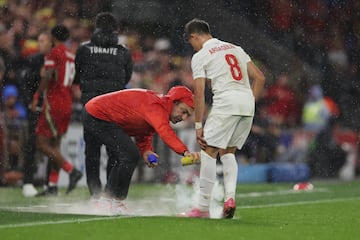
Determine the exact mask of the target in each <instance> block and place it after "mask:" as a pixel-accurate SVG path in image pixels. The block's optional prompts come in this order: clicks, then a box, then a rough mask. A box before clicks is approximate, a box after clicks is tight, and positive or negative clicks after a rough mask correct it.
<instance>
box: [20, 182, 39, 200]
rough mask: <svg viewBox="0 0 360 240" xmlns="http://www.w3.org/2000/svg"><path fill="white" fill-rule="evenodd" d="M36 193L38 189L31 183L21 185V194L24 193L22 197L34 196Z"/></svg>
mask: <svg viewBox="0 0 360 240" xmlns="http://www.w3.org/2000/svg"><path fill="white" fill-rule="evenodd" d="M37 193H38V191H37V190H36V188H35V187H34V185H33V184H31V183H26V184H24V185H23V187H22V194H23V195H24V197H34V196H35V195H36V194H37Z"/></svg>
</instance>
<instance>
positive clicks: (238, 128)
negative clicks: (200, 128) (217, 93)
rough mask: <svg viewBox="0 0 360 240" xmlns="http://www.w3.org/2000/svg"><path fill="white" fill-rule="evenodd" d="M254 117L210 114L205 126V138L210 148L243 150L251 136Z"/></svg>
mask: <svg viewBox="0 0 360 240" xmlns="http://www.w3.org/2000/svg"><path fill="white" fill-rule="evenodd" d="M253 118H254V117H248V116H240V115H219V114H211V112H210V114H209V116H208V118H207V120H206V123H205V126H204V138H205V140H206V142H207V144H208V145H209V146H213V147H217V148H221V149H226V148H228V147H237V149H241V148H242V146H243V145H244V143H245V141H246V139H247V137H248V136H249V133H250V130H251V127H252V123H253Z"/></svg>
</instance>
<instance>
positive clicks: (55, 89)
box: [31, 25, 82, 196]
mask: <svg viewBox="0 0 360 240" xmlns="http://www.w3.org/2000/svg"><path fill="white" fill-rule="evenodd" d="M51 36H52V41H53V44H54V47H53V48H52V49H51V51H50V52H49V53H48V54H46V56H45V63H44V69H43V70H42V71H43V74H42V79H41V82H40V85H39V88H38V89H37V91H36V92H35V94H34V97H33V101H32V103H31V108H32V111H36V106H37V103H38V99H39V96H40V95H41V94H43V95H44V101H43V107H42V113H41V115H40V117H39V121H38V123H37V127H36V146H37V148H38V149H39V150H40V151H42V152H43V153H44V154H45V155H47V156H48V157H49V159H50V160H51V161H50V164H51V168H50V173H49V186H48V188H47V189H46V190H45V191H44V192H42V193H39V194H38V195H39V196H44V195H45V196H46V195H57V182H58V179H59V169H63V170H64V171H66V172H67V173H69V186H68V189H67V192H66V193H69V192H70V191H72V190H73V189H74V188H75V186H76V183H77V182H78V181H79V180H80V178H81V177H82V173H81V172H80V171H79V170H77V169H75V168H74V167H73V165H72V164H71V163H70V162H69V161H67V160H66V159H65V158H64V157H63V156H62V154H61V152H60V144H61V137H62V135H63V134H64V133H65V132H66V131H67V129H68V126H69V123H70V118H71V113H72V99H71V85H72V81H73V79H74V75H75V65H74V59H75V56H74V55H73V54H72V53H71V52H70V51H69V50H68V49H67V48H66V46H65V45H64V42H65V41H66V40H67V39H68V38H69V36H70V33H69V31H68V29H67V28H66V27H64V26H62V25H59V26H55V27H54V28H53V29H52V30H51Z"/></svg>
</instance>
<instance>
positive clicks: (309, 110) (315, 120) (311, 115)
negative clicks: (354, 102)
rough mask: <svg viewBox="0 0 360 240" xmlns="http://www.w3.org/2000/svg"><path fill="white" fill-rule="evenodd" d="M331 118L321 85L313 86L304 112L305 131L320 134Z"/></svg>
mask: <svg viewBox="0 0 360 240" xmlns="http://www.w3.org/2000/svg"><path fill="white" fill-rule="evenodd" d="M330 116H331V112H330V110H329V108H328V105H327V103H326V102H325V99H324V95H323V91H322V89H321V87H320V86H319V85H314V86H312V87H311V88H310V90H309V95H308V99H307V101H306V102H305V104H304V107H303V111H302V124H303V127H304V129H305V130H310V131H315V132H319V131H320V130H321V129H323V128H324V127H325V125H326V124H327V122H328V119H329V118H330Z"/></svg>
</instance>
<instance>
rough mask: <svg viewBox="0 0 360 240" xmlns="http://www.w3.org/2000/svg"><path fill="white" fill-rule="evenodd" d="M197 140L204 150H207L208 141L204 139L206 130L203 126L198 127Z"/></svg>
mask: <svg viewBox="0 0 360 240" xmlns="http://www.w3.org/2000/svg"><path fill="white" fill-rule="evenodd" d="M196 141H197V143H198V144H199V146H200V148H201V149H202V150H205V148H206V146H207V143H206V141H205V139H204V132H203V129H202V128H199V129H196Z"/></svg>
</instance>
